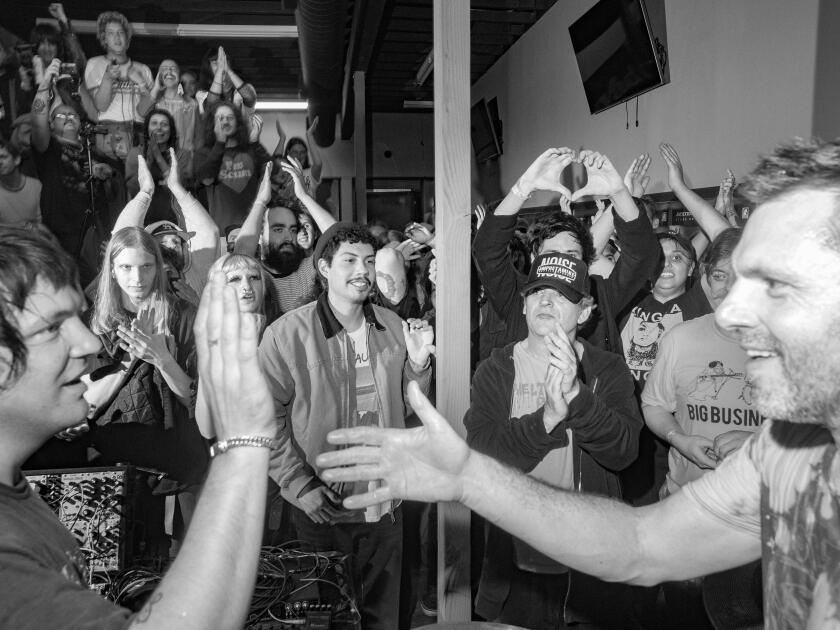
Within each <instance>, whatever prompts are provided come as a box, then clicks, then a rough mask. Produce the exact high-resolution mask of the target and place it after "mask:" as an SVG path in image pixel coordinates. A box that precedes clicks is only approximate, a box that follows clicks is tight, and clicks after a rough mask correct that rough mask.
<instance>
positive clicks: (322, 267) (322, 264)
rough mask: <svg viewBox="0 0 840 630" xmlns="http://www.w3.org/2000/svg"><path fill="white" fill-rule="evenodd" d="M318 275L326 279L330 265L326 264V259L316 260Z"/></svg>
mask: <svg viewBox="0 0 840 630" xmlns="http://www.w3.org/2000/svg"><path fill="white" fill-rule="evenodd" d="M318 273H320V274H321V276H322V277H323V278H324V279H326V278H327V276H328V275H329V273H330V264H329V263H328V262H327V259H326V258H319V259H318Z"/></svg>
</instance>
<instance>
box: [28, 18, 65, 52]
mask: <svg viewBox="0 0 840 630" xmlns="http://www.w3.org/2000/svg"><path fill="white" fill-rule="evenodd" d="M45 41H46V42H49V43H51V44H53V45H55V58H56V59H64V42H63V41H62V39H61V31H59V30H58V29H57V28H56V27H55V26H53V25H52V24H36V25H35V26H34V27H32V30H31V31H29V43H30V44H32V47H33V48H34V50H33V51H32V52H33V54H35V53H37V52H38V46H40V45H41V43H42V42H45Z"/></svg>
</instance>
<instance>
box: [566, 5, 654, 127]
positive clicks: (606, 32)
mask: <svg viewBox="0 0 840 630" xmlns="http://www.w3.org/2000/svg"><path fill="white" fill-rule="evenodd" d="M569 35H570V36H571V38H572V47H573V48H574V51H575V57H576V58H577V64H578V69H579V70H580V78H581V79H582V80H583V90H584V92H586V100H587V101H588V102H589V111H590V112H591V113H593V114H597V113H598V112H601V111H604V110H605V109H608V108H610V107H613V106H614V105H619V104H620V103H623V102H625V101H628V100H630V99H631V98H634V97H635V96H638V95H639V94H642V93H643V92H647V91H649V90H652V89H653V88H656V87H659V86H660V85H663V84H664V83H665V79H664V77H663V69H662V68H661V67H660V62H659V60H658V58H657V50H656V43H655V41H654V37H653V35H652V34H651V29H650V22H649V20H648V15H647V10H646V9H645V3H644V0H599V1H598V3H597V4H595V6H594V7H592V8H591V9H589V11H587V12H586V13H584V14H583V15H582V16H581V17H580V18H579V19H578V20H577V21H576V22H575V23H574V24H572V25H571V26H570V27H569Z"/></svg>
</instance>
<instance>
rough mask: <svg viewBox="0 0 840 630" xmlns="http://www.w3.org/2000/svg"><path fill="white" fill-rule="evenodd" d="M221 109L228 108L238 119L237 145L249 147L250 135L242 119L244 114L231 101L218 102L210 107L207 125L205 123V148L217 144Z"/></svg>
mask: <svg viewBox="0 0 840 630" xmlns="http://www.w3.org/2000/svg"><path fill="white" fill-rule="evenodd" d="M220 107H227V108H228V109H230V110H231V111H232V112H233V115H234V117H235V118H236V133H235V134H234V138H235V139H236V144H237V145H238V146H240V147H247V146H248V144H249V142H248V140H249V137H248V136H249V133H248V127H247V126H246V125H245V121H244V120H243V119H242V112H241V111H239V108H238V107H237V106H236V105H234V104H233V103H231V102H229V101H216V102H215V103H213V104H212V105H211V106H210V109H208V110H207V113H206V114H205V121H206V122H205V123H204V146H207V147H212V146H213V145H214V144H216V132H215V126H216V121H215V118H216V112H217V111H219V108H220Z"/></svg>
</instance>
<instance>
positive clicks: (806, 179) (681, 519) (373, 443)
mask: <svg viewBox="0 0 840 630" xmlns="http://www.w3.org/2000/svg"><path fill="white" fill-rule="evenodd" d="M744 188H745V193H746V195H747V197H748V198H749V199H750V201H751V202H754V203H756V204H757V207H756V210H755V212H753V213H752V215H751V216H750V219H749V221H748V222H747V224H746V227H745V228H744V233H743V236H742V237H741V241H740V243H739V244H738V247H737V248H736V250H735V252H734V254H733V256H732V268H733V270H734V271H735V273H736V276H737V278H736V280H735V283H734V285H733V286H732V288H731V289H730V290H729V293H728V295H727V296H726V298H725V299H724V300H723V302H722V303H721V304H720V306H718V307H717V309H716V311H715V318H716V320H717V322H718V324H719V325H720V326H721V327H722V328H724V329H725V330H726V331H727V332H728V333H730V334H732V335H734V336H735V337H736V338H737V339H738V341H739V344H740V346H741V348H742V349H743V350H745V351H746V353H747V361H746V366H745V367H746V375H747V378H749V380H750V392H751V393H750V396H751V397H752V403H753V404H754V406H755V408H756V409H757V410H758V411H759V412H760V413H761V414H762V415H763V416H765V417H767V418H768V420H767V421H765V422H764V424H763V425H762V427H761V430H760V431H759V432H758V433H756V434H755V435H753V436H752V437H751V438H750V439H748V440H747V441H746V443H744V445H743V446H742V447H741V448H740V449H739V450H737V451H736V452H734V453H732V454H730V455H729V456H728V457H726V459H725V460H724V461H723V463H721V464H720V465H719V466H718V467H717V468H716V469H715V470H714V471H712V472H709V473H707V474H706V475H704V476H703V477H701V478H700V479H698V480H696V481H692V482H690V483H688V484H686V485H685V486H683V488H682V490H681V491H680V492H677V493H676V494H673V495H671V496H669V497H668V498H667V499H665V500H664V501H661V502H659V503H655V504H653V505H649V506H645V507H639V508H632V507H629V506H627V505H623V504H621V503H619V502H617V501H613V500H610V499H605V498H600V497H596V496H591V495H590V496H587V495H583V494H579V493H570V492H567V491H564V490H559V489H556V488H551V487H549V486H547V485H544V484H541V483H539V482H538V481H536V480H534V479H531V478H529V477H527V476H526V475H523V474H521V473H519V472H517V471H515V470H513V469H511V468H507V467H505V466H504V465H502V464H499V463H498V462H495V461H494V460H492V459H490V458H489V457H486V456H484V455H481V454H479V453H476V452H475V451H471V450H470V449H469V448H468V447H467V445H466V444H465V443H464V442H463V440H461V439H460V438H459V437H458V435H457V434H456V433H455V431H454V430H453V429H452V428H451V427H450V426H449V425H448V424H447V422H446V420H445V419H444V418H443V417H442V416H440V414H438V413H437V412H436V411H435V410H434V408H432V406H431V405H430V404H429V403H428V401H426V400H425V399H424V398H423V396H421V395H420V394H419V393H418V392H417V391H416V390H413V391H410V392H409V393H410V402H411V403H412V406H413V407H414V409H415V410H416V411H417V412H418V414H419V415H420V417H421V419H422V420H423V423H424V426H423V427H422V428H418V429H412V430H409V431H394V430H390V431H389V430H383V429H376V428H372V427H364V428H357V429H344V430H341V431H336V432H334V433H333V434H332V435H330V436H329V443H330V448H331V449H332V448H335V446H347V445H350V444H359V445H360V446H357V447H353V448H344V449H341V450H334V451H331V452H329V453H325V454H324V455H322V456H320V457H319V458H318V459H317V461H316V462H315V463H316V464H317V465H318V466H319V468H320V469H322V471H321V476H322V477H323V478H324V479H325V480H326V481H328V482H331V483H338V482H344V483H347V482H350V481H361V480H376V481H380V482H382V483H384V484H386V485H384V486H382V487H380V488H379V489H377V490H376V491H375V492H368V493H367V494H363V495H361V496H357V497H352V498H349V499H347V500H345V501H344V505H345V506H346V507H347V508H348V509H360V508H363V507H364V506H365V505H369V504H371V503H374V502H381V501H386V500H394V499H413V500H418V501H460V502H463V503H464V504H465V505H466V506H467V507H468V508H470V509H472V510H475V511H476V512H478V513H480V514H482V515H483V516H485V517H486V518H487V519H488V520H490V521H492V522H493V523H496V524H497V525H498V526H500V527H502V528H504V529H506V530H508V531H510V532H511V533H512V534H514V535H515V536H517V537H521V538H522V539H523V540H525V541H526V542H528V544H530V545H532V546H534V547H535V548H537V549H539V550H540V551H542V552H543V553H546V554H547V555H549V556H550V557H552V558H554V559H555V560H557V561H559V562H562V563H564V564H566V565H568V566H571V567H574V568H577V569H579V570H583V571H587V572H591V573H592V574H594V575H597V576H599V577H601V578H602V579H605V580H613V581H625V582H632V583H635V584H657V583H659V582H662V581H663V580H682V579H688V578H692V577H697V576H701V575H708V574H710V573H714V572H717V571H722V570H725V569H730V568H732V567H737V566H739V565H743V564H745V563H747V562H751V561H754V560H757V559H758V558H761V559H762V565H763V608H764V624H765V625H764V627H765V628H769V629H776V628H805V627H807V628H829V627H832V626H837V625H838V624H840V515H838V514H839V513H840V502H839V501H838V500H839V499H840V489H838V470H840V455H838V444H840V386H838V383H840V284H838V282H837V278H838V276H840V236H838V235H840V229H838V209H837V208H838V191H840V142H837V141H834V142H826V143H821V142H819V141H806V140H801V139H800V140H796V141H794V142H791V143H788V144H784V145H781V146H779V147H778V148H777V149H776V150H775V151H774V153H773V154H771V155H769V156H766V157H764V158H763V159H762V160H761V161H760V162H759V165H758V167H757V168H756V170H755V171H754V172H753V173H752V174H751V175H750V176H749V177H748V178H747V180H746V182H745V186H744ZM412 389H414V388H412ZM327 467H330V469H329V470H323V468H327Z"/></svg>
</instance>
